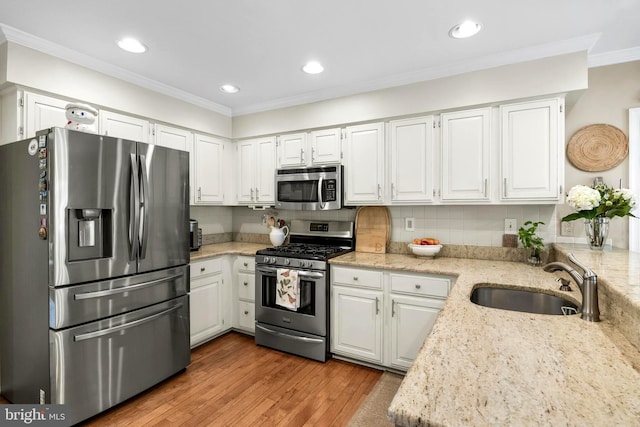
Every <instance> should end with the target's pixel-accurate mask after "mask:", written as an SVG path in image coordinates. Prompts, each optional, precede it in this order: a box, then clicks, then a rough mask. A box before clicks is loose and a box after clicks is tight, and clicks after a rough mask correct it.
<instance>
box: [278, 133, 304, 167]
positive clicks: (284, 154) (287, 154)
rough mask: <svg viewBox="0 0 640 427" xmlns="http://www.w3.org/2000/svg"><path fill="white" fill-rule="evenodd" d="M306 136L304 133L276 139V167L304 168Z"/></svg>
mask: <svg viewBox="0 0 640 427" xmlns="http://www.w3.org/2000/svg"><path fill="white" fill-rule="evenodd" d="M306 149H307V134H306V133H305V132H300V133H292V134H289V135H281V136H279V137H278V167H279V168H280V167H289V166H305V164H306V155H307V153H306V152H305V151H306Z"/></svg>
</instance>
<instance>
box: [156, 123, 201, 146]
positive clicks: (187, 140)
mask: <svg viewBox="0 0 640 427" xmlns="http://www.w3.org/2000/svg"><path fill="white" fill-rule="evenodd" d="M153 134H154V137H155V144H156V145H160V146H162V147H167V148H175V149H176V150H183V151H189V150H190V148H191V140H192V138H193V134H192V133H191V132H189V131H188V130H184V129H180V128H174V127H171V126H166V125H161V124H156V125H155V126H154V132H153Z"/></svg>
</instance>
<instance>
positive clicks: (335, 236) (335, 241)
mask: <svg viewBox="0 0 640 427" xmlns="http://www.w3.org/2000/svg"><path fill="white" fill-rule="evenodd" d="M289 234H290V237H289V240H290V243H289V244H287V245H283V246H275V247H270V248H265V249H262V250H259V251H258V252H256V263H258V264H262V265H265V264H269V265H273V266H276V267H288V268H307V269H313V270H319V269H326V262H327V260H329V259H330V258H333V257H336V256H339V255H342V254H345V253H347V252H351V251H353V250H354V248H355V239H354V231H353V222H348V221H302V220H294V221H292V222H291V227H290V233H289Z"/></svg>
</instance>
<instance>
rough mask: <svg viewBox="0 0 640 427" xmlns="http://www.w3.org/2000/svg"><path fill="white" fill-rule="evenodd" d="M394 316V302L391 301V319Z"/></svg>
mask: <svg viewBox="0 0 640 427" xmlns="http://www.w3.org/2000/svg"><path fill="white" fill-rule="evenodd" d="M395 315H396V302H395V301H394V300H391V317H394V316H395Z"/></svg>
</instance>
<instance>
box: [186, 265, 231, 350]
mask: <svg viewBox="0 0 640 427" xmlns="http://www.w3.org/2000/svg"><path fill="white" fill-rule="evenodd" d="M226 260H227V259H226V258H225V257H220V258H213V259H207V260H203V261H197V262H192V263H191V292H190V295H189V307H190V327H191V347H195V346H197V345H199V344H202V343H203V342H205V341H208V340H209V339H211V338H213V337H215V336H217V335H220V334H221V333H223V332H226V331H227V330H229V329H230V328H231V322H229V321H228V318H229V310H228V307H229V304H228V303H226V301H228V299H229V298H228V296H227V295H228V291H227V287H226V283H225V276H227V275H228V267H227V268H225V264H226ZM225 270H226V271H225ZM226 282H227V283H228V280H227V281H226Z"/></svg>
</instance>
